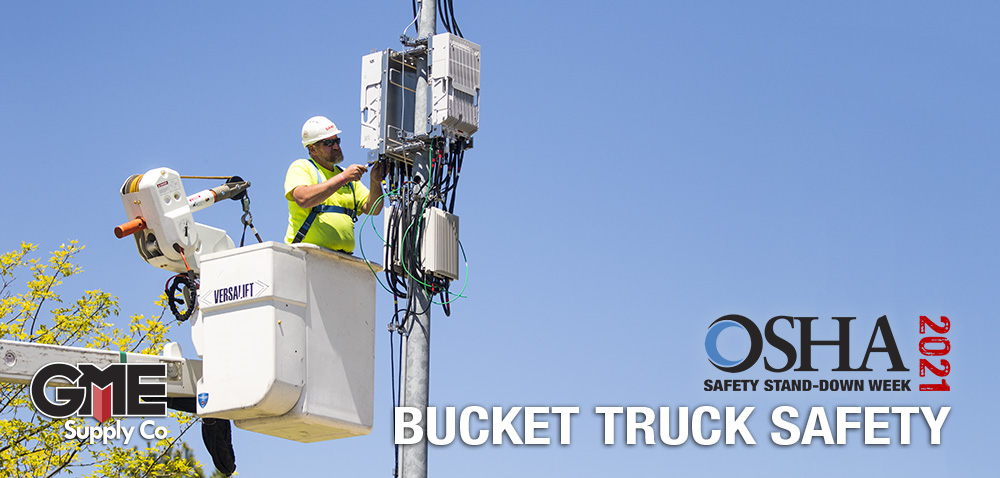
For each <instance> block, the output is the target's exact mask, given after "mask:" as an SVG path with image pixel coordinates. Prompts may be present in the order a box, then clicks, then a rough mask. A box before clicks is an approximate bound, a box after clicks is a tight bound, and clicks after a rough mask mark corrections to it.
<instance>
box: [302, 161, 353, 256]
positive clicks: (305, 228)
mask: <svg viewBox="0 0 1000 478" xmlns="http://www.w3.org/2000/svg"><path fill="white" fill-rule="evenodd" d="M309 164H312V166H313V169H314V170H315V172H316V184H319V183H321V182H323V176H322V175H321V174H320V172H319V167H317V166H316V163H315V162H313V160H312V159H310V160H309ZM338 169H339V168H338ZM347 185H348V186H349V187H350V188H351V196H354V183H353V182H348V183H347ZM325 212H332V213H337V214H344V215H347V216H350V218H351V220H352V221H354V222H358V201H357V198H355V200H354V209H347V208H346V207H341V206H332V205H328V204H320V205H318V206H313V208H312V209H310V210H309V215H308V216H306V220H305V221H303V222H302V226H301V227H299V230H298V231H297V232H296V233H295V238H294V239H292V244H298V243H300V242H302V240H303V239H305V237H306V234H308V233H309V228H310V227H312V223H313V221H315V220H316V216H317V215H319V214H321V213H325Z"/></svg>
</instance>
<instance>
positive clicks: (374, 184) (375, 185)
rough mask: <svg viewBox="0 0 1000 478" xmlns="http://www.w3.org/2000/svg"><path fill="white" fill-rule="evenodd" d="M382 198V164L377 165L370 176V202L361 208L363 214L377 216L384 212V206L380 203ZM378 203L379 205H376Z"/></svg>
mask: <svg viewBox="0 0 1000 478" xmlns="http://www.w3.org/2000/svg"><path fill="white" fill-rule="evenodd" d="M381 197H382V163H375V166H372V171H371V174H370V175H369V176H368V200H367V201H365V204H364V205H363V206H361V212H363V213H365V214H371V215H372V216H376V215H378V214H379V213H381V212H382V204H383V203H384V202H385V201H379V198H381ZM376 202H377V203H378V204H376Z"/></svg>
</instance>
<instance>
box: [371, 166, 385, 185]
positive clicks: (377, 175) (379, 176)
mask: <svg viewBox="0 0 1000 478" xmlns="http://www.w3.org/2000/svg"><path fill="white" fill-rule="evenodd" d="M368 179H369V180H370V181H371V183H372V184H378V183H381V182H382V180H383V179H385V176H383V173H382V162H381V161H379V162H376V163H375V164H374V165H373V166H372V169H371V175H370V176H369V177H368Z"/></svg>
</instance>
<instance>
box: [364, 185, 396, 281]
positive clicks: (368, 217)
mask: <svg viewBox="0 0 1000 478" xmlns="http://www.w3.org/2000/svg"><path fill="white" fill-rule="evenodd" d="M398 190H399V189H398V188H397V189H396V191H398ZM394 192H395V191H390V192H388V193H382V195H381V196H379V197H378V199H376V200H375V204H373V205H372V207H376V206H378V204H379V203H380V202H382V198H384V197H386V196H387V195H388V194H390V193H394ZM371 217H372V215H371V214H365V220H364V221H362V222H361V227H360V228H359V231H358V246H359V247H360V249H361V258H362V259H364V260H365V265H366V266H368V270H370V271H372V275H373V276H375V280H376V281H378V285H380V286H382V288H383V289H385V291H386V292H388V293H390V294H392V295H393V296H395V295H396V294H395V293H394V292H393V291H391V290H389V287H388V286H386V285H385V284H383V283H382V279H379V277H378V272H375V268H374V267H372V263H371V261H369V260H368V257H367V256H365V244H364V241H362V240H361V233H363V232H364V230H365V223H366V222H368V219H370V218H371ZM372 229H375V221H374V220H372ZM376 235H377V232H376ZM379 239H381V240H382V244H385V239H384V238H383V237H382V236H379Z"/></svg>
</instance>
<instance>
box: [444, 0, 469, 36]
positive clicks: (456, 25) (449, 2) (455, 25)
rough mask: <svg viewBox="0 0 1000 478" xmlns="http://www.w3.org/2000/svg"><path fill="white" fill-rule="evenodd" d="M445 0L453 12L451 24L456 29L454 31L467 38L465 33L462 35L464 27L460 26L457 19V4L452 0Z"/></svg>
mask: <svg viewBox="0 0 1000 478" xmlns="http://www.w3.org/2000/svg"><path fill="white" fill-rule="evenodd" d="M445 1H447V2H448V10H449V11H450V12H451V13H450V15H451V25H452V27H453V28H454V30H455V31H454V33H455V34H456V35H458V37H459V38H465V35H462V29H461V28H459V27H458V20H455V5H454V4H453V3H452V0H445Z"/></svg>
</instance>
